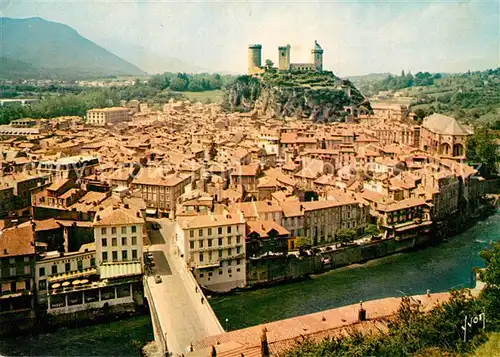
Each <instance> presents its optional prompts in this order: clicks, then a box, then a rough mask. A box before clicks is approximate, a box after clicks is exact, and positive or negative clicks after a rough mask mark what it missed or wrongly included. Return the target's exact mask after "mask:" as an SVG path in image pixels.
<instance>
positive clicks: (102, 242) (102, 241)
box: [101, 238, 108, 247]
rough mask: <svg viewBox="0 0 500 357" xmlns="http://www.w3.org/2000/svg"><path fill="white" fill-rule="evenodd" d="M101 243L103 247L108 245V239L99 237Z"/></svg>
mask: <svg viewBox="0 0 500 357" xmlns="http://www.w3.org/2000/svg"><path fill="white" fill-rule="evenodd" d="M101 245H102V246H103V247H107V246H108V240H107V239H106V238H103V239H101Z"/></svg>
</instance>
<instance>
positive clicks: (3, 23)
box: [0, 17, 146, 79]
mask: <svg viewBox="0 0 500 357" xmlns="http://www.w3.org/2000/svg"><path fill="white" fill-rule="evenodd" d="M0 58H2V59H4V61H2V62H5V60H10V61H19V62H21V63H26V64H28V65H29V66H31V67H32V68H26V72H27V73H26V76H28V77H29V76H30V75H34V74H38V77H40V76H48V77H49V78H61V79H80V78H87V77H100V76H113V75H122V76H125V75H144V74H146V72H144V71H143V70H141V69H140V68H139V67H137V66H136V65H134V64H132V63H130V62H128V61H126V60H124V59H122V58H120V57H118V56H117V55H115V54H113V53H112V52H110V51H108V50H107V49H105V48H103V47H101V46H99V45H98V44H96V43H95V42H93V41H91V40H89V39H87V38H85V37H83V36H82V35H80V34H79V33H78V32H77V31H76V30H75V29H73V28H72V27H70V26H68V25H66V24H62V23H58V22H53V21H48V20H45V19H42V18H40V17H31V18H23V19H16V18H9V17H0ZM25 67H27V66H25ZM19 73H21V74H22V68H18V72H17V74H19ZM10 75H11V74H10V73H9V71H6V70H0V76H1V77H2V78H6V77H9V76H10ZM26 76H22V77H26Z"/></svg>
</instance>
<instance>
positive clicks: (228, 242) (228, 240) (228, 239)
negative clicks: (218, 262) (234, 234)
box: [227, 237, 231, 245]
mask: <svg viewBox="0 0 500 357" xmlns="http://www.w3.org/2000/svg"><path fill="white" fill-rule="evenodd" d="M227 244H229V245H231V237H227Z"/></svg>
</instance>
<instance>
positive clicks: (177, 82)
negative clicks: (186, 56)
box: [169, 76, 188, 92]
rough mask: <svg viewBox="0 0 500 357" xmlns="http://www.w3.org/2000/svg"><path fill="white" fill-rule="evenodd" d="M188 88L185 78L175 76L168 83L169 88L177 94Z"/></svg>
mask: <svg viewBox="0 0 500 357" xmlns="http://www.w3.org/2000/svg"><path fill="white" fill-rule="evenodd" d="M187 87H188V82H187V80H186V78H185V77H182V76H177V77H175V78H173V79H172V81H171V82H170V86H169V88H170V89H171V90H174V91H177V92H184V91H185V90H186V89H187Z"/></svg>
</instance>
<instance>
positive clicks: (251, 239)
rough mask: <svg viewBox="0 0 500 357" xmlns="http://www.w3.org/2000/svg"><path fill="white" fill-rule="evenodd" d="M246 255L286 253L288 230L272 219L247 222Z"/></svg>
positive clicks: (260, 255) (258, 255) (257, 255)
mask: <svg viewBox="0 0 500 357" xmlns="http://www.w3.org/2000/svg"><path fill="white" fill-rule="evenodd" d="M246 226H247V233H246V254H247V257H248V258H250V257H255V258H258V257H262V256H264V255H267V254H272V255H275V254H277V255H285V256H286V255H287V253H288V239H289V237H290V232H289V231H287V230H286V229H285V228H283V227H282V226H280V225H279V224H278V223H276V222H274V221H260V220H259V221H249V222H247V225H246Z"/></svg>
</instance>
